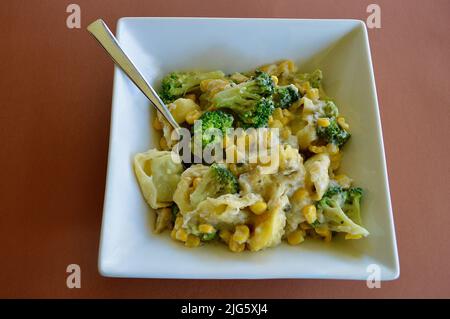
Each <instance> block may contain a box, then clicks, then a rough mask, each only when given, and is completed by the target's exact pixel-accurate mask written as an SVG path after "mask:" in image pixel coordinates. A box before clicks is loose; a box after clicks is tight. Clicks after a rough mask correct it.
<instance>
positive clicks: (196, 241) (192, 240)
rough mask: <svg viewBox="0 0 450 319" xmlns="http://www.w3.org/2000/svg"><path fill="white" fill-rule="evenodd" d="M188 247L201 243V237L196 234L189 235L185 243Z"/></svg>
mask: <svg viewBox="0 0 450 319" xmlns="http://www.w3.org/2000/svg"><path fill="white" fill-rule="evenodd" d="M184 245H185V246H186V247H197V246H198V245H200V238H198V237H197V236H195V235H191V234H190V235H188V237H187V239H186V242H185V243H184Z"/></svg>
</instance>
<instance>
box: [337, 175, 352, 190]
mask: <svg viewBox="0 0 450 319" xmlns="http://www.w3.org/2000/svg"><path fill="white" fill-rule="evenodd" d="M334 179H335V180H336V182H337V183H338V184H339V185H340V186H342V187H343V188H349V187H351V186H352V183H353V180H352V179H351V178H350V177H348V176H347V175H345V174H339V175H336V176H335V177H334Z"/></svg>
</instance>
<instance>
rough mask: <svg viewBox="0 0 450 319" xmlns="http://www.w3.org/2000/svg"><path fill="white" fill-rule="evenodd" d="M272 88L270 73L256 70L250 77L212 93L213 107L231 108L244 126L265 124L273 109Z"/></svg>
mask: <svg viewBox="0 0 450 319" xmlns="http://www.w3.org/2000/svg"><path fill="white" fill-rule="evenodd" d="M274 89H275V85H274V83H273V81H272V78H271V77H270V75H268V74H267V73H264V72H261V71H256V73H255V76H254V77H253V78H252V79H250V80H248V81H246V82H243V83H241V84H238V85H234V86H231V87H230V88H227V89H225V90H223V91H220V92H218V93H217V94H216V95H214V97H213V98H212V103H213V107H215V108H218V109H220V108H226V109H230V110H232V111H233V112H234V113H235V114H236V115H237V116H238V118H239V121H240V122H241V125H242V126H244V128H247V127H263V126H267V124H268V121H269V116H270V115H271V114H272V112H273V109H274V104H273V101H272V99H271V95H272V94H273V93H274Z"/></svg>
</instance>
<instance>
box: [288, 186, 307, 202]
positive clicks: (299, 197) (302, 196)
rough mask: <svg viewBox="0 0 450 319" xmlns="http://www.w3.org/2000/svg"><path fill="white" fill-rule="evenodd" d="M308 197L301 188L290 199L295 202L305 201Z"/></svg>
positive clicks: (305, 191)
mask: <svg viewBox="0 0 450 319" xmlns="http://www.w3.org/2000/svg"><path fill="white" fill-rule="evenodd" d="M308 196H309V193H308V191H307V190H306V189H304V188H303V187H302V188H299V189H297V190H296V191H295V193H294V194H293V195H292V198H293V199H294V200H295V201H301V200H303V199H305V198H306V197H308Z"/></svg>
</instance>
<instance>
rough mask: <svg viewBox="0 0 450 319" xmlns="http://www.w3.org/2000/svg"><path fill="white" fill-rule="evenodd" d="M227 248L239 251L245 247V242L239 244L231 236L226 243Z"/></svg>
mask: <svg viewBox="0 0 450 319" xmlns="http://www.w3.org/2000/svg"><path fill="white" fill-rule="evenodd" d="M228 248H230V250H231V251H232V252H235V253H240V252H242V251H243V250H244V249H245V244H243V243H242V244H240V243H238V242H237V241H235V240H233V238H231V239H230V241H229V243H228Z"/></svg>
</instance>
